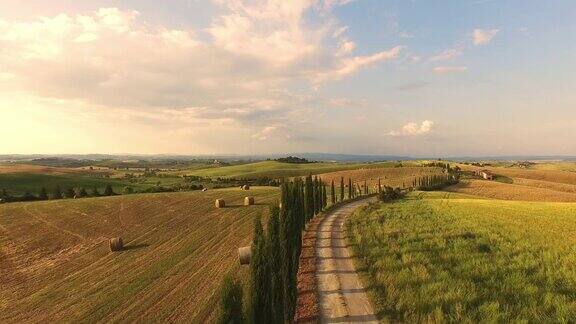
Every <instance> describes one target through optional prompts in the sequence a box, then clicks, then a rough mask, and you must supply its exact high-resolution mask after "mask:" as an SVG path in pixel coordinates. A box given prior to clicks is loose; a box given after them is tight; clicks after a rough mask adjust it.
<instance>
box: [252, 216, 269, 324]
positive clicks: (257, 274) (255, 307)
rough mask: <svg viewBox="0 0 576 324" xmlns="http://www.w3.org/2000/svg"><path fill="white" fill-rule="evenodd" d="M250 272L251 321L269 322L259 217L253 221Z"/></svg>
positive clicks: (266, 268)
mask: <svg viewBox="0 0 576 324" xmlns="http://www.w3.org/2000/svg"><path fill="white" fill-rule="evenodd" d="M250 274H251V279H252V280H251V286H250V287H251V289H250V293H251V295H250V299H251V303H250V306H251V308H252V309H251V312H250V314H251V315H252V323H255V324H258V323H270V320H271V317H270V314H271V307H270V292H271V289H270V283H271V280H270V270H269V264H268V253H267V247H266V237H265V236H264V230H263V228H262V222H261V221H260V217H256V219H255V221H254V239H253V241H252V257H251V258H250Z"/></svg>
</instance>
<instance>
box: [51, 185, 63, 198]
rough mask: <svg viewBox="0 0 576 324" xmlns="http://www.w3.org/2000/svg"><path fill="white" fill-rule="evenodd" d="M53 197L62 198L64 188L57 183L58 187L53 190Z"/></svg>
mask: <svg viewBox="0 0 576 324" xmlns="http://www.w3.org/2000/svg"><path fill="white" fill-rule="evenodd" d="M51 198H52V199H62V198H63V197H62V190H61V189H60V186H59V185H57V186H56V188H54V191H52V197H51Z"/></svg>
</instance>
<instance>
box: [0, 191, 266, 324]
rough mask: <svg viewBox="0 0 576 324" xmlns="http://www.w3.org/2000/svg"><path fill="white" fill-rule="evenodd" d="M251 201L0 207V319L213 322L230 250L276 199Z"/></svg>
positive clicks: (223, 194) (225, 194)
mask: <svg viewBox="0 0 576 324" xmlns="http://www.w3.org/2000/svg"><path fill="white" fill-rule="evenodd" d="M251 194H252V195H253V196H255V197H256V199H257V201H258V203H259V204H258V205H255V206H242V204H243V199H244V196H245V193H244V192H242V191H240V190H238V189H226V190H213V191H208V192H199V191H198V192H185V193H184V192H183V193H170V194H141V195H129V196H117V197H106V198H92V199H82V200H61V201H47V202H36V203H13V204H7V205H2V206H0V286H1V287H2V290H1V291H0V322H52V321H67V322H78V321H81V322H97V321H106V322H108V321H114V322H116V321H138V322H154V321H178V322H189V323H200V322H205V321H211V320H213V319H214V316H215V315H216V314H214V311H215V309H218V307H216V304H217V297H218V296H217V291H218V287H219V286H220V284H221V282H222V278H223V277H224V275H225V274H226V273H228V272H229V271H234V272H238V271H240V268H239V265H238V259H237V248H238V247H240V246H244V245H248V244H249V242H250V239H251V231H252V222H253V218H254V217H255V216H259V215H263V214H264V213H265V210H267V206H266V205H265V204H268V203H272V202H274V201H276V199H277V189H276V188H262V187H255V188H253V189H252V190H251ZM217 198H224V199H226V202H228V204H229V205H228V207H227V208H222V209H217V208H215V207H214V200H215V199H217ZM111 237H122V238H123V243H124V250H123V251H120V252H110V249H109V246H108V242H109V238H111ZM245 271H246V270H243V271H240V272H241V274H242V273H244V272H245ZM244 275H246V274H245V273H244Z"/></svg>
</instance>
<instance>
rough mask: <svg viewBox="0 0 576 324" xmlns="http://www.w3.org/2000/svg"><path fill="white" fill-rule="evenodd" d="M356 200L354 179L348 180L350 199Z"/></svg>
mask: <svg viewBox="0 0 576 324" xmlns="http://www.w3.org/2000/svg"><path fill="white" fill-rule="evenodd" d="M352 198H354V188H353V187H352V179H350V178H348V199H352Z"/></svg>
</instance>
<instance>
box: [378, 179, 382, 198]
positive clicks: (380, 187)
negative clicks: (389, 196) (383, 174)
mask: <svg viewBox="0 0 576 324" xmlns="http://www.w3.org/2000/svg"><path fill="white" fill-rule="evenodd" d="M378 193H379V194H380V193H382V184H381V182H380V178H378Z"/></svg>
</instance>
